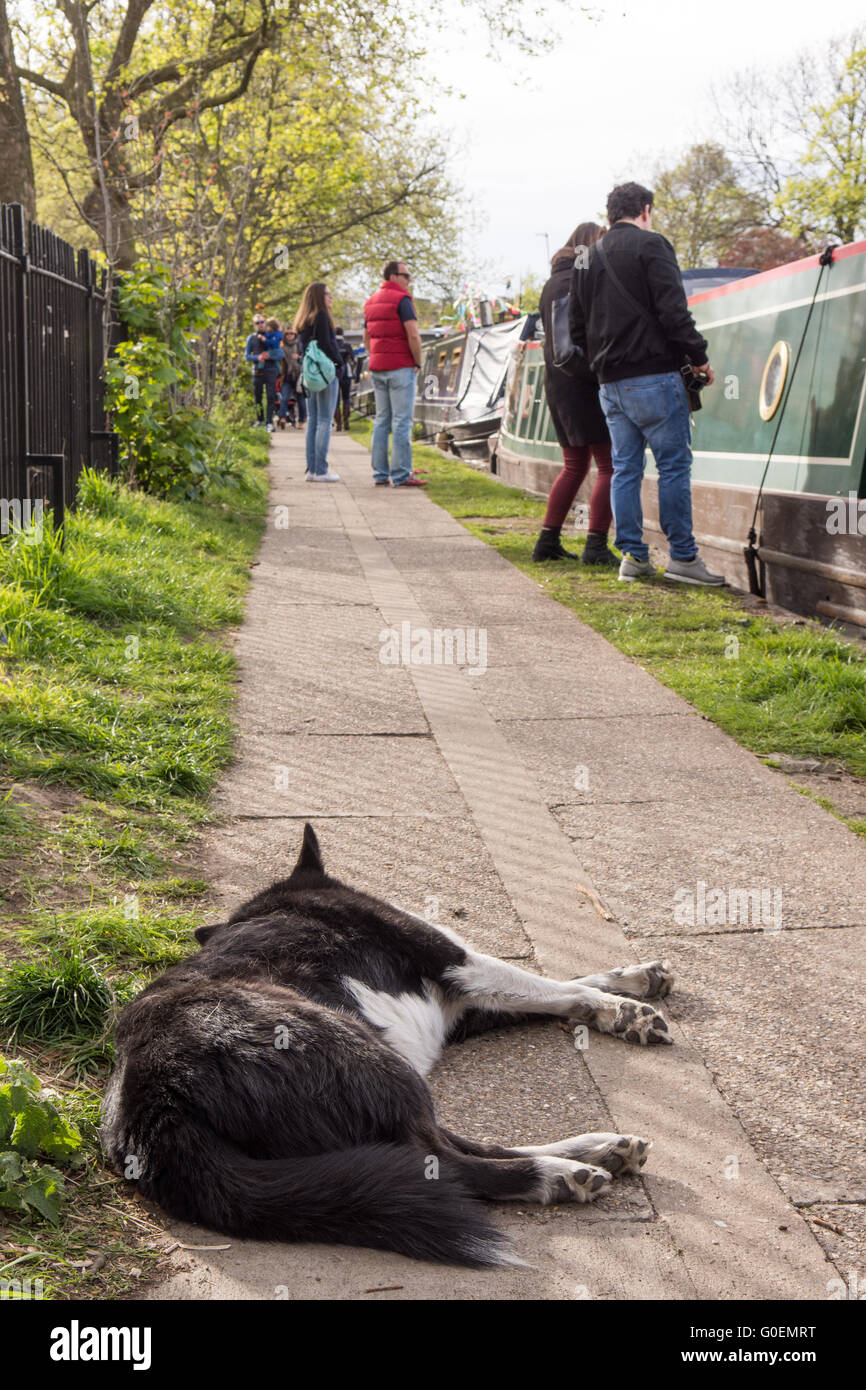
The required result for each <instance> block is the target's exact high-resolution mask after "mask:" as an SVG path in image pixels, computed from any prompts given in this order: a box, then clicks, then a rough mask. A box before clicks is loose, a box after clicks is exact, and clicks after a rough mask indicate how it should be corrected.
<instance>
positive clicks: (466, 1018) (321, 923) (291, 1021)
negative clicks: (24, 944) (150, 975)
mask: <svg viewBox="0 0 866 1390" xmlns="http://www.w3.org/2000/svg"><path fill="white" fill-rule="evenodd" d="M195 935H196V937H197V938H198V940H199V941H200V942H201V943H202V949H201V951H199V952H198V954H197V955H195V956H192V957H190V958H189V959H188V960H185V961H182V962H181V963H180V964H179V965H175V966H172V967H171V968H170V969H169V970H167V971H166V972H165V974H164V975H162V976H160V977H159V978H158V979H157V980H155V981H154V982H153V983H152V984H151V985H149V986H148V987H147V988H146V989H145V990H144V991H143V993H142V994H140V995H139V996H138V998H137V999H135V1000H133V1002H132V1003H131V1004H128V1005H127V1006H126V1008H125V1009H124V1010H123V1012H122V1014H121V1016H120V1019H119V1022H118V1026H117V1039H116V1064H115V1069H114V1072H113V1073H112V1076H111V1079H110V1081H109V1084H108V1088H107V1091H106V1095H105V1100H104V1104H103V1128H102V1139H103V1145H104V1148H105V1150H106V1153H107V1155H108V1158H109V1161H110V1162H111V1164H112V1166H113V1167H114V1168H115V1169H116V1170H117V1171H118V1172H120V1173H122V1174H123V1175H124V1176H126V1177H131V1178H134V1179H135V1180H136V1181H137V1182H138V1185H139V1188H140V1190H141V1191H142V1192H143V1193H144V1194H145V1195H146V1196H147V1197H149V1198H152V1199H153V1200H154V1201H156V1202H158V1203H159V1205H160V1206H161V1207H162V1208H163V1209H164V1210H165V1211H166V1212H168V1213H169V1214H170V1215H171V1216H173V1217H176V1218H178V1219H180V1220H184V1221H191V1222H197V1223H199V1224H201V1225H204V1226H208V1227H210V1228H211V1229H213V1230H216V1231H221V1232H224V1233H225V1234H227V1235H233V1236H239V1237H250V1238H258V1239H264V1240H287V1241H331V1242H337V1243H339V1244H344V1245H366V1246H376V1247H379V1248H382V1249H385V1250H395V1251H398V1252H400V1253H401V1254H404V1255H410V1256H413V1257H414V1258H416V1259H424V1260H438V1261H444V1262H447V1263H453V1264H463V1265H476V1266H483V1265H497V1264H505V1263H510V1262H511V1261H512V1260H513V1256H511V1255H510V1253H509V1252H510V1245H509V1243H508V1241H507V1239H506V1237H505V1236H504V1235H502V1233H501V1232H499V1231H497V1230H496V1228H495V1227H494V1226H492V1225H491V1223H490V1221H489V1219H488V1216H487V1213H486V1212H485V1209H484V1207H483V1206H482V1205H481V1204H480V1203H479V1202H477V1201H475V1200H474V1199H475V1198H479V1197H481V1198H487V1199H488V1200H491V1201H504V1200H514V1201H520V1202H541V1203H549V1202H562V1201H567V1200H572V1201H578V1202H590V1201H592V1200H593V1199H594V1198H596V1197H597V1196H599V1194H600V1193H602V1192H604V1190H605V1189H606V1188H607V1187H608V1185H609V1184H610V1182H611V1179H612V1178H614V1177H617V1176H619V1175H621V1174H622V1173H627V1172H636V1171H637V1170H638V1169H639V1168H640V1167H642V1166H643V1164H644V1162H645V1161H646V1155H647V1151H648V1149H649V1141H648V1140H646V1139H641V1138H638V1137H637V1136H633V1135H621V1134H582V1135H579V1136H577V1137H576V1138H573V1139H563V1140H560V1141H559V1142H558V1143H552V1144H542V1145H530V1146H523V1147H517V1148H504V1147H501V1146H500V1145H497V1144H480V1143H475V1142H474V1141H473V1140H470V1139H462V1138H460V1137H459V1136H458V1135H456V1134H452V1133H450V1132H449V1131H448V1130H446V1129H443V1128H442V1127H441V1126H440V1125H438V1124H437V1122H436V1118H435V1115H434V1111H433V1101H432V1098H431V1096H430V1092H429V1090H428V1088H427V1085H426V1083H425V1081H424V1077H425V1076H426V1074H427V1073H428V1072H429V1070H430V1069H431V1067H432V1066H433V1065H434V1063H435V1062H436V1060H437V1058H438V1057H439V1055H440V1053H441V1051H442V1049H443V1047H444V1046H445V1045H446V1044H447V1043H449V1042H456V1041H460V1040H462V1039H463V1038H466V1037H468V1036H470V1035H471V1034H474V1033H479V1032H483V1031H486V1030H487V1029H490V1028H498V1027H500V1026H502V1025H504V1024H510V1023H516V1022H519V1021H523V1020H526V1019H527V1018H529V1017H530V1016H533V1015H535V1016H537V1015H539V1014H542V1015H549V1016H551V1017H557V1018H566V1019H569V1020H570V1021H573V1022H574V1023H576V1024H584V1025H589V1026H590V1027H593V1028H596V1029H598V1030H599V1031H600V1032H603V1033H612V1034H616V1035H618V1036H620V1037H623V1038H625V1039H626V1040H627V1041H629V1042H637V1043H654V1042H659V1043H661V1042H671V1041H672V1039H671V1036H670V1033H669V1031H668V1027H667V1024H666V1023H665V1020H664V1019H663V1018H662V1016H661V1015H660V1014H659V1013H658V1012H657V1011H656V1009H655V1008H653V1007H652V1006H651V1005H649V1004H641V1003H639V1002H636V1001H639V1000H643V999H651V998H656V997H662V996H664V995H665V994H667V993H668V991H669V990H670V987H671V983H672V979H671V974H670V971H669V970H668V968H667V965H666V964H665V963H664V962H658V961H657V962H653V963H651V964H646V965H634V966H625V967H623V968H621V969H618V970H612V971H610V972H609V973H607V974H602V975H591V976H587V977H585V978H584V979H579V980H569V981H566V982H564V983H560V982H559V981H555V980H547V979H544V978H543V977H541V976H538V975H532V974H530V973H529V972H528V971H525V970H520V969H518V968H517V967H516V966H514V965H511V964H509V963H508V962H505V961H500V960H497V959H496V958H495V957H493V956H486V955H482V954H480V953H479V952H477V951H474V950H473V949H472V948H471V947H470V946H469V945H467V944H466V943H465V942H464V941H462V940H461V939H460V937H459V936H457V935H456V934H455V933H454V932H452V931H449V930H448V929H447V928H445V927H439V926H433V925H431V924H430V923H428V922H425V921H423V919H421V918H419V917H415V916H413V915H412V914H410V913H407V912H403V911H401V910H400V909H399V908H397V907H393V906H391V905H390V904H388V903H384V902H380V901H379V900H377V899H376V898H373V897H370V896H369V895H367V894H366V893H359V892H355V890H354V889H352V888H348V887H346V886H345V885H344V884H342V883H340V882H338V881H337V880H336V879H334V878H331V877H329V876H328V875H327V874H326V873H325V870H324V868H323V865H322V858H321V854H320V851H319V844H318V841H317V839H316V835H315V833H314V831H313V829H312V827H311V826H310V825H307V826H305V828H304V838H303V845H302V848H301V852H300V857H299V858H298V862H297V864H296V865H295V868H294V870H293V872H292V874H291V875H290V877H289V878H287V879H285V880H283V881H282V882H279V883H275V884H274V885H273V886H272V887H270V888H268V889H266V891H265V892H263V893H260V894H259V895H258V896H257V897H255V898H253V899H252V900H251V901H250V902H247V903H245V904H244V905H243V906H242V907H240V908H238V910H237V911H236V912H235V913H233V915H232V916H231V917H230V918H229V920H228V922H226V923H221V924H219V925H218V926H208V927H200V928H199V929H198V931H197V932H196V933H195ZM433 1160H435V1163H434V1162H433Z"/></svg>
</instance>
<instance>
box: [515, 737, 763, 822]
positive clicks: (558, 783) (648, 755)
mask: <svg viewBox="0 0 866 1390" xmlns="http://www.w3.org/2000/svg"><path fill="white" fill-rule="evenodd" d="M650 724H651V728H652V737H651V738H647V736H646V735H647V732H648V727H649V726H650ZM507 735H508V738H509V740H510V741H511V742H512V743H513V745H514V747H515V748H516V749H517V750H518V751H519V753H520V755H521V757H522V758H523V761H524V762H525V763H526V765H527V767H531V768H532V770H533V773H534V775H535V778H536V781H537V782H538V785H539V787H540V788H541V791H542V795H543V796H544V798H545V800H546V801H547V803H548V805H550V806H557V807H560V808H561V807H564V806H566V805H569V804H573V805H576V806H592V805H596V806H601V805H604V804H605V803H622V802H628V803H632V802H676V803H682V802H689V801H690V800H691V799H692V798H695V797H698V798H705V797H706V798H715V799H717V798H718V797H720V796H749V795H759V794H760V793H762V792H766V791H767V790H768V789H769V788H773V789H775V787H776V780H777V779H774V777H773V774H772V773H771V772H769V771H768V770H767V769H766V768H763V767H762V766H761V764H760V763H758V762H757V760H756V759H755V758H754V757H753V756H752V755H751V754H750V753H747V752H746V751H745V749H743V748H740V747H739V745H738V744H736V743H734V742H733V741H732V740H731V739H729V738H727V737H726V736H725V734H723V733H722V732H721V730H720V729H716V728H714V727H713V726H712V725H711V726H710V728H709V729H708V728H707V727H706V725H705V722H704V721H703V720H702V719H700V718H699V717H696V716H695V715H694V714H664V715H655V716H653V715H641V716H633V717H632V718H631V719H628V718H624V717H622V716H620V717H618V718H613V719H610V718H603V719H592V718H585V719H556V720H553V719H549V720H544V721H539V720H526V721H525V722H520V721H509V722H508V725H507ZM634 735H636V737H635V736H634Z"/></svg>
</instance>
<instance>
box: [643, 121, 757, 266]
mask: <svg viewBox="0 0 866 1390" xmlns="http://www.w3.org/2000/svg"><path fill="white" fill-rule="evenodd" d="M653 192H654V194H655V202H654V204H653V229H654V230H655V231H658V232H661V233H662V235H663V236H666V237H667V238H668V240H669V241H671V242H672V243H673V245H674V248H675V250H676V253H677V258H678V260H679V262H680V264H681V265H682V266H689V267H691V268H692V269H696V268H698V267H701V266H714V265H718V263H719V259H720V257H721V255H722V254H723V252H724V250H725V249H726V248H727V247H729V246H730V245H731V243H732V242H733V241H734V240H735V239H736V238H737V237H738V236H739V235H740V234H741V233H743V232H745V231H747V230H748V229H749V228H751V227H754V225H755V224H756V223H760V222H761V220H762V218H763V215H764V208H763V206H762V203H761V200H760V198H759V197H758V196H756V195H755V194H753V193H750V192H749V191H748V190H747V189H745V188H744V187H743V186H742V184H741V182H740V179H739V175H738V171H737V168H736V165H735V164H734V162H733V160H732V159H731V158H730V157H729V156H728V155H727V154H726V153H725V151H724V149H723V148H722V146H721V145H718V144H713V143H705V144H698V145H692V147H691V148H690V149H688V150H687V151H686V152H685V154H684V155H683V156H682V158H681V159H680V161H679V163H677V164H675V165H674V166H673V168H670V169H664V168H662V169H658V170H657V171H656V173H655V175H654V180H653Z"/></svg>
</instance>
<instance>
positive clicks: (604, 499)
mask: <svg viewBox="0 0 866 1390" xmlns="http://www.w3.org/2000/svg"><path fill="white" fill-rule="evenodd" d="M603 230H604V228H602V227H599V226H598V225H597V224H596V223H595V222H581V224H580V226H579V227H577V228H576V230H575V231H574V232H573V233H572V235H571V237H570V238H569V241H568V243H567V245H565V246H564V247H563V248H562V250H561V251H557V252H556V254H555V255H554V257H553V259H552V261H551V263H550V270H551V274H550V278H549V280H548V281H547V284H546V285H545V286H544V289H543V290H542V291H541V299H540V301H539V309H540V311H541V321H542V324H543V325H544V390H545V393H546V395H547V404H548V407H549V410H550V418H551V420H552V421H553V428H554V429H555V431H556V437H557V439H558V440H559V444H560V447H561V449H562V460H563V463H562V472H561V473H560V474H559V476H558V477H557V478H556V480H555V482H554V484H553V487H552V488H551V489H550V495H549V497H548V499H547V510H546V512H545V514H544V524H543V526H542V530H541V535H540V536H539V537H538V540H537V541H536V542H535V549H534V550H533V552H532V558H533V560H576V559H577V558H578V557H577V556H576V555H574V554H572V552H571V551H569V550H565V549H564V548H563V545H562V542H561V540H560V532H561V531H562V527H563V523H564V522H565V519H566V517H567V516H568V513H569V511H570V510H571V505H572V503H573V502H574V499H575V497H576V496H577V494H578V491H579V489H580V485H581V483H582V482H583V480H584V478H585V477H586V475H587V473H588V472H589V465H590V460H591V459H592V458H594V459H595V464H596V468H597V470H598V475H597V477H596V481H595V486H594V487H593V490H592V499H591V501H590V504H589V534H588V535H587V538H586V544H585V545H584V548H583V563H584V564H585V565H618V564H619V561H618V560H617V558H616V556H615V555H614V553H613V551H612V550H611V549H610V547H609V546H608V543H607V535H608V531H609V530H610V523H611V520H612V517H611V509H610V480H611V473H612V465H611V456H610V435H609V434H608V430H607V424H606V423H605V418H604V412H603V410H602V408H601V405H600V403H599V399H598V381H597V380H596V378H595V376H594V375H593V373H592V371H591V369H590V367H589V366H588V364H587V361H586V358H585V357H582V356H580V355H579V354H577V353H573V354H572V356H571V358H570V359H569V362H568V365H567V366H563V367H557V365H556V363H555V361H554V358H555V357H556V355H557V353H556V335H555V334H554V325H553V315H554V306H556V305H559V306H561V311H562V312H564V311H565V310H566V306H567V303H568V293H569V287H570V284H571V275H572V271H573V270H574V260H575V252H576V249H577V248H578V247H580V248H582V251H583V252H584V253H585V252H586V248H588V247H590V246H592V244H593V243H594V242H595V241H597V240H598V238H599V237H600V236H601V235H602V232H603Z"/></svg>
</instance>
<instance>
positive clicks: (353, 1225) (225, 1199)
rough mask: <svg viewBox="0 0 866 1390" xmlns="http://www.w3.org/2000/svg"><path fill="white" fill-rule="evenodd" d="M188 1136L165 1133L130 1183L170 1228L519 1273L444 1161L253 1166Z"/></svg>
mask: <svg viewBox="0 0 866 1390" xmlns="http://www.w3.org/2000/svg"><path fill="white" fill-rule="evenodd" d="M193 1128H194V1126H190V1127H189V1128H186V1125H185V1126H184V1133H183V1138H181V1135H180V1134H179V1132H178V1131H177V1130H175V1132H174V1133H173V1134H172V1136H171V1146H170V1148H171V1152H170V1156H169V1155H168V1154H164V1155H163V1157H164V1158H165V1159H167V1162H158V1163H157V1164H156V1165H155V1168H151V1163H152V1160H151V1163H147V1162H146V1163H145V1168H144V1171H143V1172H142V1173H141V1179H140V1186H141V1189H142V1191H143V1192H144V1193H145V1195H147V1196H149V1197H151V1198H153V1199H154V1200H155V1201H157V1202H159V1204H160V1206H162V1207H163V1208H164V1209H165V1210H166V1211H168V1212H170V1213H171V1214H172V1215H173V1216H175V1217H177V1218H179V1219H180V1220H184V1221H193V1222H196V1223H198V1224H200V1225H204V1226H209V1227H211V1229H214V1230H217V1231H222V1232H224V1233H225V1234H226V1235H234V1236H239V1237H247V1238H253V1239H260V1240H290V1241H324V1242H329V1243H336V1244H340V1245H366V1246H373V1247H375V1248H378V1249H382V1250H394V1251H396V1252H397V1253H398V1254H401V1255H408V1256H410V1257H411V1258H413V1259H416V1260H434V1261H439V1262H441V1263H444V1264H459V1265H470V1266H475V1267H484V1266H495V1265H504V1264H520V1263H522V1261H520V1260H519V1259H517V1257H516V1256H515V1255H514V1254H512V1247H511V1243H510V1241H509V1240H508V1238H507V1236H505V1235H503V1233H502V1232H501V1231H498V1230H497V1229H496V1228H495V1227H494V1226H492V1225H491V1224H490V1222H489V1221H488V1220H487V1217H486V1215H485V1212H484V1208H483V1207H482V1206H481V1204H480V1203H479V1202H477V1201H476V1200H475V1199H474V1198H473V1197H471V1196H470V1195H469V1193H468V1192H467V1191H466V1188H465V1187H464V1185H463V1183H462V1182H461V1180H460V1178H459V1176H458V1175H457V1174H456V1173H455V1172H454V1171H453V1170H452V1166H451V1164H450V1163H449V1160H448V1159H447V1158H437V1157H435V1156H434V1155H425V1154H424V1153H423V1152H422V1150H421V1149H420V1148H417V1149H416V1148H414V1147H411V1146H410V1145H402V1144H368V1145H363V1146H360V1147H358V1148H354V1149H344V1150H340V1151H337V1152H334V1153H326V1154H318V1155H312V1156H310V1157H307V1158H274V1159H254V1158H250V1157H248V1156H247V1155H246V1154H244V1153H242V1152H241V1151H240V1150H238V1149H237V1148H235V1147H234V1146H233V1145H232V1144H229V1143H228V1142H227V1141H226V1140H224V1139H223V1138H221V1137H220V1136H218V1135H216V1134H215V1133H214V1132H213V1131H212V1130H209V1129H208V1130H205V1128H204V1127H203V1130H202V1133H201V1134H200V1135H193V1132H192V1131H193ZM184 1141H186V1142H184ZM148 1169H151V1171H148Z"/></svg>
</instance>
